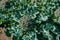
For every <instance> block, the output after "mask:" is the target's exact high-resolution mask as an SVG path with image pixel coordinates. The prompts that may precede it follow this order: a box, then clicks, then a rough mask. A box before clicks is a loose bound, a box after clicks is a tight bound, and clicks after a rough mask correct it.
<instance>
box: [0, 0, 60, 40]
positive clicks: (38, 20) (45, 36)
mask: <svg viewBox="0 0 60 40" xmlns="http://www.w3.org/2000/svg"><path fill="white" fill-rule="evenodd" d="M58 8H60V0H35V1H34V0H9V1H8V2H7V3H6V5H5V7H4V8H0V25H1V24H2V23H3V22H6V21H7V20H9V23H8V24H6V30H5V32H6V34H7V36H11V35H12V37H13V40H59V37H60V27H59V26H60V24H58V22H60V18H59V20H57V18H55V15H54V12H55V10H56V9H58ZM24 15H26V16H27V15H28V16H29V17H30V19H31V20H30V24H28V26H27V27H28V28H29V29H30V30H25V31H23V30H22V28H20V24H21V23H20V20H21V17H24ZM54 19H56V21H58V22H55V21H54ZM19 23H20V24H19ZM23 26H24V25H23ZM57 37H58V38H57Z"/></svg>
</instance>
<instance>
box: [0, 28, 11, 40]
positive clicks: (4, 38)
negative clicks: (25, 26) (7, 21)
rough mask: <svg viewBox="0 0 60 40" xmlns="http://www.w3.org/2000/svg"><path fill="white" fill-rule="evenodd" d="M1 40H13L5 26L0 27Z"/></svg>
mask: <svg viewBox="0 0 60 40" xmlns="http://www.w3.org/2000/svg"><path fill="white" fill-rule="evenodd" d="M0 40H12V37H7V36H6V34H5V32H4V28H0Z"/></svg>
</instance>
